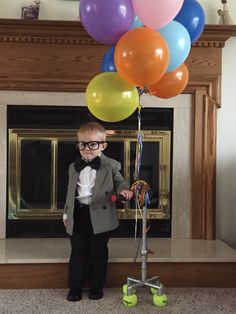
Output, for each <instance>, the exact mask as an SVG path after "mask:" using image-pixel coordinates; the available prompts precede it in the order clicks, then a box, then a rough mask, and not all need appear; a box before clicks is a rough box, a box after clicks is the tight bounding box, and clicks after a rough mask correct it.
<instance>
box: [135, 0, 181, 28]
mask: <svg viewBox="0 0 236 314" xmlns="http://www.w3.org/2000/svg"><path fill="white" fill-rule="evenodd" d="M132 1H133V6H134V11H135V13H136V14H137V16H138V17H139V19H140V20H141V22H142V23H143V24H144V25H145V26H148V27H150V28H153V29H160V28H162V27H164V26H165V25H167V24H168V23H169V22H171V21H172V20H173V19H174V17H175V16H176V15H177V14H178V13H179V10H180V9H181V7H182V5H183V2H184V0H132Z"/></svg>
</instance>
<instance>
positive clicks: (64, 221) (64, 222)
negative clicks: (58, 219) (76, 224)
mask: <svg viewBox="0 0 236 314" xmlns="http://www.w3.org/2000/svg"><path fill="white" fill-rule="evenodd" d="M62 219H63V224H64V226H65V227H67V214H63V218H62Z"/></svg>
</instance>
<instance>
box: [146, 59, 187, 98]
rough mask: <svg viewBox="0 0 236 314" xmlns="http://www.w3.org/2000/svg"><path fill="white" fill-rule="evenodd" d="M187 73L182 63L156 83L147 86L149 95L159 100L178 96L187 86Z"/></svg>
mask: <svg viewBox="0 0 236 314" xmlns="http://www.w3.org/2000/svg"><path fill="white" fill-rule="evenodd" d="M188 79H189V72H188V68H187V66H186V65H185V64H184V63H183V64H181V65H180V66H179V67H178V68H177V69H175V70H174V71H171V72H167V73H165V74H164V75H163V76H162V78H161V79H160V80H159V81H157V82H156V83H154V84H152V85H150V86H148V88H147V89H148V91H149V92H150V94H152V95H154V96H157V97H160V98H170V97H174V96H177V95H178V94H180V93H181V92H182V91H183V90H184V89H185V87H186V86H187V84H188Z"/></svg>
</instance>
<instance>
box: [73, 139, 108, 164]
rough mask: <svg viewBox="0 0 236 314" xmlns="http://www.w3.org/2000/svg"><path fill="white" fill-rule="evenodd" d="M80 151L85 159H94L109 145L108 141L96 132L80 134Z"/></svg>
mask: <svg viewBox="0 0 236 314" xmlns="http://www.w3.org/2000/svg"><path fill="white" fill-rule="evenodd" d="M77 146H79V151H80V154H81V156H82V157H83V159H85V160H89V161H90V160H93V159H94V158H96V157H97V156H99V155H100V153H101V152H102V151H103V150H104V149H105V148H106V147H107V143H106V142H105V141H103V139H102V137H101V135H99V133H98V134H96V133H82V134H78V145H77Z"/></svg>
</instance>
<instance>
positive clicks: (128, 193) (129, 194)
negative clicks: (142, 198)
mask: <svg viewBox="0 0 236 314" xmlns="http://www.w3.org/2000/svg"><path fill="white" fill-rule="evenodd" d="M120 194H121V195H123V196H124V198H125V199H126V200H130V199H131V198H132V196H133V192H132V191H130V190H123V191H122V192H120Z"/></svg>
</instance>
